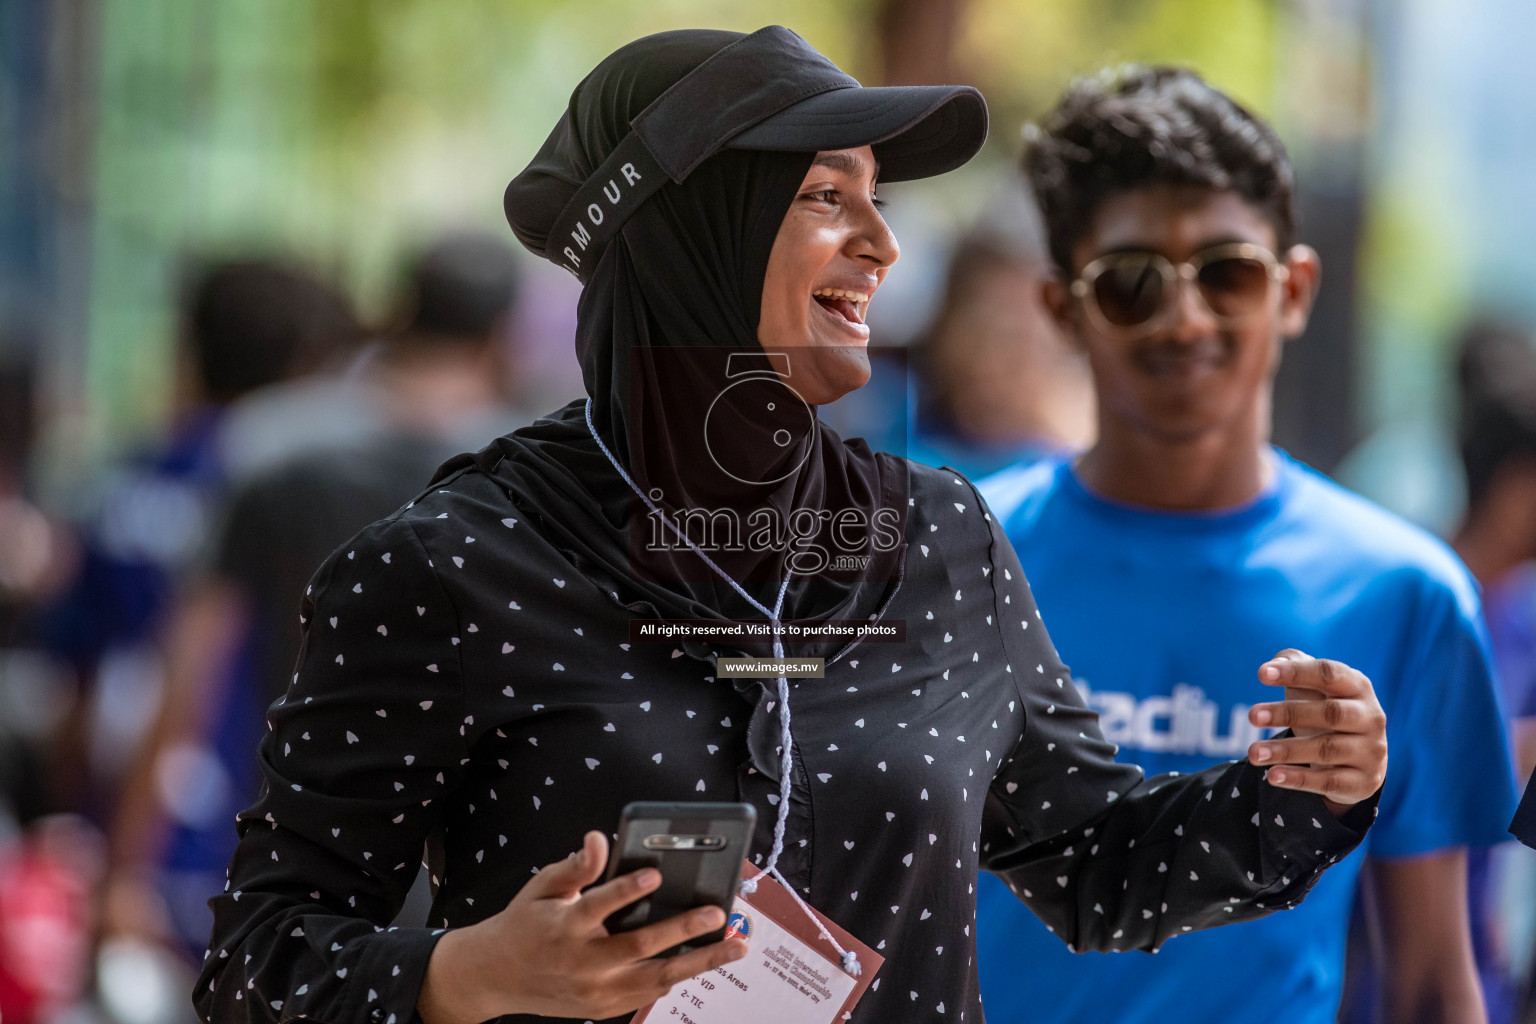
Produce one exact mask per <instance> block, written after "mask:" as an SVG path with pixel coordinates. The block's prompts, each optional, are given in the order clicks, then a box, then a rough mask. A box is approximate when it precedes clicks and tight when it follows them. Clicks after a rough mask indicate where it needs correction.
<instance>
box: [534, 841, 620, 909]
mask: <svg viewBox="0 0 1536 1024" xmlns="http://www.w3.org/2000/svg"><path fill="white" fill-rule="evenodd" d="M607 860H608V837H607V836H605V835H603V834H602V833H601V832H588V833H587V834H586V836H584V837H583V839H582V844H581V849H580V850H578V851H576V852H575V853H573V854H571V855H570V856H569V857H567V858H566V859H565V860H558V861H555V863H553V864H546V865H544V867H542V868H541V869H539V873H538V874H536V875H534V876H533V877H532V878H531V879H529V880H528V883H527V884H526V885H524V886H523V891H524V892H526V893H527V894H528V895H529V896H532V897H533V898H534V899H555V898H558V897H561V896H575V895H576V894H577V893H579V892H581V890H583V889H585V888H586V887H587V886H589V885H591V884H592V883H593V882H595V881H597V879H598V877H599V876H600V875H601V874H602V873H603V865H604V864H605V863H606V862H607Z"/></svg>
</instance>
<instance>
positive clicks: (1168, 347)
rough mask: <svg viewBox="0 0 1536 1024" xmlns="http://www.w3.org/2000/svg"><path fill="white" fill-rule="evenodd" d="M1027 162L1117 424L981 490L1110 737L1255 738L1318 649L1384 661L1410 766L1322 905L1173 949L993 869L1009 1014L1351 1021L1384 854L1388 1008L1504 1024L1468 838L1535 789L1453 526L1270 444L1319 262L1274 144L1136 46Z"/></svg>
mask: <svg viewBox="0 0 1536 1024" xmlns="http://www.w3.org/2000/svg"><path fill="white" fill-rule="evenodd" d="M1024 163H1025V170H1026V172H1027V174H1028V175H1029V178H1030V182H1031V185H1032V186H1033V188H1034V190H1035V193H1036V195H1037V197H1038V199H1039V201H1040V204H1041V208H1042V212H1043V214H1044V217H1045V221H1046V227H1047V233H1048V237H1049V241H1050V248H1051V256H1052V260H1053V262H1054V263H1055V264H1056V266H1057V269H1058V272H1059V273H1060V275H1061V277H1060V279H1059V280H1057V281H1052V282H1049V283H1048V284H1047V285H1046V286H1045V299H1046V303H1047V306H1048V307H1049V308H1050V309H1051V311H1052V313H1053V315H1054V316H1055V318H1056V319H1057V321H1058V322H1059V323H1060V324H1061V325H1062V327H1063V328H1064V329H1065V330H1066V331H1068V332H1069V333H1070V335H1071V336H1072V337H1073V338H1075V339H1076V341H1077V343H1078V344H1079V345H1081V346H1082V347H1083V349H1084V350H1085V351H1086V353H1087V355H1088V359H1089V363H1090V365H1091V367H1092V370H1093V376H1094V387H1095V391H1096V393H1097V397H1098V410H1099V411H1098V423H1099V439H1098V441H1097V443H1096V444H1095V445H1094V447H1093V448H1092V449H1091V450H1090V451H1088V452H1087V453H1085V454H1084V455H1082V456H1081V457H1080V458H1078V459H1076V460H1075V461H1058V462H1054V463H1046V464H1043V465H1036V466H1033V467H1021V468H1018V469H1014V470H1006V471H1004V472H1003V473H1001V474H999V475H998V476H996V477H993V478H992V479H991V480H989V481H986V482H984V483H983V484H982V489H983V493H984V494H986V496H987V499H988V501H989V502H990V503H991V506H992V509H993V511H994V514H996V515H997V516H998V517H999V518H1000V520H1001V521H1002V522H1003V523H1004V525H1005V527H1006V529H1007V532H1008V534H1009V537H1010V538H1011V540H1012V541H1013V544H1014V546H1015V547H1016V548H1017V549H1018V553H1019V558H1020V559H1021V561H1022V562H1023V565H1024V569H1025V571H1026V573H1027V574H1028V576H1029V580H1030V584H1031V586H1032V587H1033V589H1034V592H1035V595H1036V598H1037V600H1038V601H1039V603H1040V607H1041V609H1042V612H1043V614H1044V617H1045V621H1046V623H1047V625H1048V626H1049V627H1050V631H1051V635H1052V637H1053V639H1054V640H1055V642H1056V644H1057V646H1058V648H1059V649H1060V651H1061V652H1062V656H1063V657H1064V659H1065V660H1066V661H1067V662H1068V663H1069V664H1070V665H1072V666H1073V675H1074V681H1075V682H1076V683H1077V685H1078V686H1079V687H1080V689H1082V690H1083V691H1084V695H1085V697H1086V698H1087V700H1088V702H1089V704H1090V705H1091V706H1093V707H1094V708H1095V709H1096V710H1098V711H1099V713H1100V716H1101V720H1100V724H1101V727H1102V728H1103V730H1104V733H1105V735H1106V737H1107V738H1109V739H1110V740H1112V741H1115V742H1117V743H1119V744H1120V745H1121V746H1123V747H1125V748H1127V749H1126V756H1127V757H1128V758H1130V759H1132V760H1135V761H1137V762H1138V763H1140V764H1142V765H1143V766H1145V767H1146V768H1147V770H1148V771H1149V772H1169V771H1188V770H1197V769H1199V768H1203V767H1205V766H1206V765H1208V764H1209V763H1210V762H1211V760H1213V759H1221V758H1241V757H1243V756H1245V755H1246V754H1247V753H1248V750H1249V744H1250V743H1251V742H1252V741H1254V740H1257V739H1259V738H1261V731H1260V730H1259V729H1258V728H1257V727H1256V726H1253V725H1251V724H1250V723H1249V719H1248V708H1249V706H1250V705H1252V704H1254V703H1257V702H1260V701H1262V700H1263V699H1264V687H1263V686H1262V685H1261V684H1260V683H1259V682H1258V680H1256V679H1255V678H1254V677H1253V672H1252V670H1251V669H1250V668H1249V667H1248V666H1250V665H1252V664H1253V663H1254V661H1255V659H1262V658H1264V657H1269V656H1272V655H1273V654H1274V653H1275V652H1276V651H1278V650H1281V649H1284V648H1297V649H1300V650H1303V651H1306V652H1307V653H1308V654H1311V655H1314V656H1318V657H1327V658H1331V659H1335V660H1337V661H1342V662H1345V663H1347V664H1349V665H1351V666H1353V667H1355V668H1358V669H1360V670H1361V671H1362V672H1364V673H1365V674H1366V675H1367V676H1368V677H1370V679H1371V680H1372V682H1373V683H1374V685H1375V687H1376V690H1377V692H1378V694H1379V695H1380V699H1381V702H1382V705H1383V707H1384V708H1385V710H1386V713H1387V722H1388V730H1389V744H1390V748H1391V751H1392V760H1391V765H1390V767H1389V769H1388V774H1387V781H1386V785H1385V788H1384V790H1383V795H1382V799H1381V805H1380V811H1379V817H1378V819H1377V823H1376V825H1375V826H1374V827H1373V828H1372V830H1371V833H1370V835H1369V836H1368V837H1367V838H1366V841H1365V843H1364V844H1362V847H1361V849H1360V850H1358V851H1356V853H1355V854H1353V855H1352V856H1351V857H1350V859H1349V860H1348V861H1346V862H1345V863H1343V864H1341V865H1339V866H1338V867H1336V868H1335V869H1334V870H1332V871H1329V872H1328V873H1327V875H1326V876H1325V877H1324V878H1323V879H1322V880H1321V881H1320V882H1319V883H1318V884H1317V886H1316V888H1315V889H1314V890H1313V891H1312V893H1311V895H1310V896H1308V898H1307V900H1306V901H1305V902H1304V903H1303V904H1302V905H1301V906H1300V907H1298V908H1296V909H1294V910H1291V911H1287V912H1284V913H1278V914H1275V915H1272V916H1270V917H1268V918H1265V919H1262V920H1259V921H1254V922H1250V923H1245V924H1238V925H1233V926H1231V927H1230V928H1221V929H1218V930H1215V931H1210V932H1204V933H1196V934H1191V935H1182V936H1179V937H1177V938H1176V939H1175V940H1174V941H1171V942H1169V943H1168V944H1167V946H1166V947H1165V948H1163V949H1162V950H1161V951H1160V952H1159V953H1158V955H1157V956H1155V957H1148V956H1137V955H1113V954H1111V955H1102V954H1096V953H1094V954H1086V955H1084V956H1082V957H1073V956H1071V955H1070V953H1069V952H1068V951H1067V949H1066V948H1065V947H1064V946H1062V944H1061V943H1059V942H1057V941H1056V940H1055V939H1054V938H1053V937H1052V936H1051V935H1049V934H1048V933H1047V930H1046V929H1045V927H1044V926H1043V925H1041V924H1040V923H1039V922H1038V921H1036V920H1035V919H1034V918H1032V917H1031V916H1030V915H1029V913H1028V911H1027V910H1026V909H1025V908H1024V907H1023V906H1020V905H1019V902H1018V901H1017V900H1016V899H1015V898H1014V896H1013V895H1012V894H1010V893H1009V892H1008V891H1007V890H1006V889H1005V888H1004V887H1003V886H1002V884H1001V883H999V882H997V880H996V879H994V878H991V877H988V876H983V878H982V879H981V886H980V889H979V890H978V928H979V947H978V954H977V956H978V968H979V971H980V976H981V984H982V995H983V998H984V1001H985V1004H986V1008H987V1018H988V1020H989V1021H990V1022H992V1024H1020V1022H1024V1021H1029V1022H1031V1024H1052V1022H1062V1024H1065V1022H1068V1021H1071V1022H1081V1021H1096V1022H1097V1021H1105V1022H1115V1024H1128V1022H1153V1021H1158V1022H1162V1021H1170V1020H1177V1021H1180V1022H1183V1024H1200V1022H1210V1024H1229V1022H1234V1021H1236V1022H1248V1021H1269V1020H1285V1021H1286V1022H1287V1024H1324V1022H1332V1021H1333V1020H1334V1019H1335V1015H1336V1013H1337V1010H1338V1005H1339V999H1340V994H1341V989H1342V984H1343V974H1344V945H1345V936H1346V932H1347V930H1348V924H1349V916H1350V908H1351V904H1352V902H1353V900H1354V899H1355V897H1356V889H1357V887H1358V882H1359V879H1360V878H1361V868H1362V864H1363V863H1369V865H1370V871H1369V877H1370V879H1371V882H1372V884H1371V885H1370V893H1371V900H1370V903H1369V905H1370V906H1371V908H1372V909H1373V911H1374V916H1375V918H1376V920H1377V922H1378V927H1377V929H1376V931H1377V933H1378V935H1379V937H1380V948H1379V949H1378V950H1377V952H1378V960H1379V965H1378V972H1379V975H1380V977H1381V980H1382V982H1383V993H1382V1002H1381V1005H1382V1007H1383V1010H1384V1019H1387V1020H1391V1021H1456V1022H1469V1021H1471V1022H1478V1021H1483V1020H1484V1019H1485V1017H1484V1011H1483V1007H1482V998H1481V993H1480V992H1479V990H1478V985H1477V978H1476V974H1475V972H1474V969H1473V961H1472V953H1471V946H1470V940H1469V928H1468V922H1467V910H1466V848H1467V847H1468V846H1477V845H1484V844H1492V843H1494V842H1497V841H1498V840H1499V839H1500V838H1501V837H1502V835H1503V832H1504V828H1505V825H1506V823H1507V822H1508V820H1509V814H1510V811H1511V809H1512V807H1513V798H1514V788H1513V780H1512V778H1511V773H1510V769H1509V761H1508V757H1507V754H1506V751H1505V745H1504V740H1503V734H1502V730H1501V728H1500V724H1499V715H1498V706H1497V698H1496V697H1495V694H1494V689H1493V686H1492V682H1491V679H1490V667H1489V658H1488V648H1487V639H1486V633H1485V629H1484V626H1483V623H1482V620H1481V612H1480V610H1479V605H1478V597H1477V593H1476V588H1475V586H1474V584H1473V583H1472V581H1471V579H1470V578H1469V576H1468V574H1467V572H1466V570H1465V569H1464V568H1463V567H1462V566H1461V564H1460V563H1459V562H1458V561H1457V560H1456V558H1455V556H1454V555H1452V554H1451V553H1450V551H1449V550H1448V549H1447V548H1446V547H1445V546H1444V545H1442V544H1441V543H1440V542H1439V541H1437V540H1435V539H1434V538H1432V537H1430V536H1428V535H1427V534H1424V533H1422V532H1420V531H1418V530H1417V529H1415V528H1413V527H1411V526H1409V525H1408V524H1406V523H1404V522H1402V521H1400V520H1398V519H1396V518H1394V517H1392V516H1391V515H1389V514H1388V513H1386V512H1384V511H1382V510H1380V509H1378V508H1376V507H1374V506H1372V505H1370V504H1368V503H1367V502H1365V501H1364V500H1362V499H1360V498H1358V497H1356V496H1354V495H1352V494H1350V493H1348V492H1346V491H1345V490H1343V489H1342V488H1340V487H1338V486H1337V485H1335V484H1333V483H1332V482H1330V481H1328V480H1327V479H1326V478H1324V477H1322V476H1321V475H1320V474H1317V473H1315V472H1313V471H1312V470H1309V469H1307V468H1306V467H1304V466H1302V465H1300V464H1299V463H1296V462H1294V461H1293V460H1291V459H1290V458H1289V457H1288V456H1286V455H1285V454H1284V453H1282V452H1280V451H1278V450H1276V449H1275V448H1273V447H1272V446H1271V445H1270V444H1269V433H1270V398H1271V387H1272V381H1273V378H1274V373H1275V370H1276V368H1277V366H1278V364H1279V359H1280V351H1281V348H1282V346H1283V344H1284V341H1285V339H1287V338H1290V337H1294V336H1296V335H1297V334H1299V333H1301V331H1302V329H1303V328H1304V327H1305V326H1306V321H1307V315H1308V312H1309V309H1310V307H1311V303H1312V298H1313V295H1314V293H1315V291H1316V288H1317V284H1318V279H1319V266H1318V259H1317V254H1316V253H1315V252H1313V251H1312V250H1311V249H1309V248H1308V247H1306V246H1304V245H1300V244H1298V242H1297V239H1296V237H1295V217H1294V212H1293V211H1294V201H1293V183H1292V171H1291V167H1290V163H1289V160H1288V158H1287V157H1286V155H1285V152H1284V149H1283V147H1282V146H1281V143H1280V141H1279V139H1278V138H1277V137H1276V136H1275V134H1274V132H1273V131H1272V130H1271V129H1270V128H1269V126H1268V125H1266V124H1264V123H1263V122H1261V121H1259V120H1258V119H1256V118H1254V117H1253V116H1252V115H1251V114H1249V113H1248V112H1247V111H1245V110H1243V109H1242V108H1241V107H1239V106H1238V105H1237V104H1235V103H1233V102H1232V101H1231V100H1230V99H1228V98H1227V97H1226V96H1224V95H1222V94H1221V93H1219V92H1217V91H1216V90H1215V89H1213V88H1211V87H1210V86H1209V85H1207V84H1206V83H1205V82H1204V81H1202V80H1201V79H1200V78H1199V77H1198V76H1196V75H1195V74H1193V73H1192V72H1189V71H1184V70H1178V69H1172V68H1131V69H1127V70H1125V71H1123V72H1120V73H1117V74H1106V75H1102V76H1098V77H1095V78H1092V79H1089V80H1085V81H1083V82H1080V83H1078V84H1077V85H1075V86H1074V87H1073V88H1072V89H1071V90H1070V91H1069V92H1068V94H1067V95H1066V97H1065V98H1064V99H1063V100H1062V101H1061V103H1060V104H1059V105H1058V106H1057V107H1056V109H1055V110H1054V111H1053V112H1052V113H1051V114H1050V115H1049V116H1048V117H1047V118H1046V119H1045V121H1044V123H1043V126H1042V128H1041V129H1040V130H1039V131H1036V132H1035V133H1034V135H1033V138H1032V140H1031V143H1030V146H1029V149H1028V151H1027V153H1026V155H1025V160H1024ZM1286 824H1287V825H1289V824H1291V823H1286ZM1296 824H1297V825H1299V826H1302V827H1305V823H1304V822H1298V823H1296ZM1111 853H1112V851H1106V854H1111ZM1026 902H1027V900H1026Z"/></svg>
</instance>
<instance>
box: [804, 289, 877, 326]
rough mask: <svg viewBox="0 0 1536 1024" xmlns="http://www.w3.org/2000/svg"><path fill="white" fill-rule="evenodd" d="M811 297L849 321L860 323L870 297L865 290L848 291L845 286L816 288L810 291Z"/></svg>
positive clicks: (862, 320)
mask: <svg viewBox="0 0 1536 1024" xmlns="http://www.w3.org/2000/svg"><path fill="white" fill-rule="evenodd" d="M811 298H813V299H815V300H816V301H817V302H819V303H821V305H822V306H823V307H825V308H826V309H828V310H830V311H832V312H834V313H837V314H838V315H840V316H841V317H842V318H843V319H844V320H847V321H848V322H849V323H855V324H862V323H863V322H864V310H865V308H866V307H867V306H868V305H869V298H870V297H869V294H868V293H866V292H855V291H849V290H848V289H846V288H817V289H816V290H815V291H813V292H811Z"/></svg>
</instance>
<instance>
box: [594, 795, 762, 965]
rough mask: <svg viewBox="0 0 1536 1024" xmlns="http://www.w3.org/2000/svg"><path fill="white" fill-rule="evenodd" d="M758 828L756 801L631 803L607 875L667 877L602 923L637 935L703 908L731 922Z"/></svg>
mask: <svg viewBox="0 0 1536 1024" xmlns="http://www.w3.org/2000/svg"><path fill="white" fill-rule="evenodd" d="M756 824H757V811H756V809H755V808H753V806H752V805H751V804H726V803H695V804H670V803H632V804H629V805H627V806H626V807H625V808H624V811H623V813H622V814H621V815H620V816H619V839H618V842H617V843H615V844H614V847H613V856H611V857H610V858H609V860H608V878H610V879H611V878H616V877H617V876H619V875H626V874H628V873H629V872H631V871H639V870H640V869H641V868H655V869H656V870H658V871H660V872H661V885H660V887H658V888H657V889H656V890H655V891H654V892H652V893H650V894H649V895H648V896H646V897H644V898H642V899H639V900H636V901H635V902H634V903H631V904H630V905H629V906H627V907H623V908H622V909H620V910H617V911H615V912H614V913H613V914H611V915H609V917H608V919H607V920H606V921H605V922H603V923H604V925H605V926H606V927H607V929H608V931H610V932H627V931H633V930H634V929H636V928H642V927H644V926H645V925H648V924H654V923H656V922H658V921H665V920H666V919H667V918H669V917H674V916H676V915H678V914H681V913H685V912H686V911H689V910H693V909H695V908H697V907H708V906H716V907H719V908H720V909H722V910H724V911H725V913H726V916H727V917H729V916H730V913H731V904H732V902H733V901H734V900H735V899H736V887H737V884H738V882H739V881H740V879H741V862H742V859H743V858H744V857H746V855H747V844H748V843H749V842H751V840H752V829H753V826H755V825H756ZM724 938H725V927H724V926H722V927H721V928H720V929H718V930H717V931H713V932H710V933H709V934H708V935H701V936H699V937H698V938H695V939H690V940H688V941H687V942H683V943H679V944H678V945H676V946H673V947H672V948H671V949H668V950H666V951H665V952H663V953H661V954H659V955H661V956H676V955H677V954H678V953H684V952H687V951H688V950H690V949H697V948H698V947H700V946H707V945H709V944H710V943H712V942H719V941H721V940H722V939H724Z"/></svg>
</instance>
